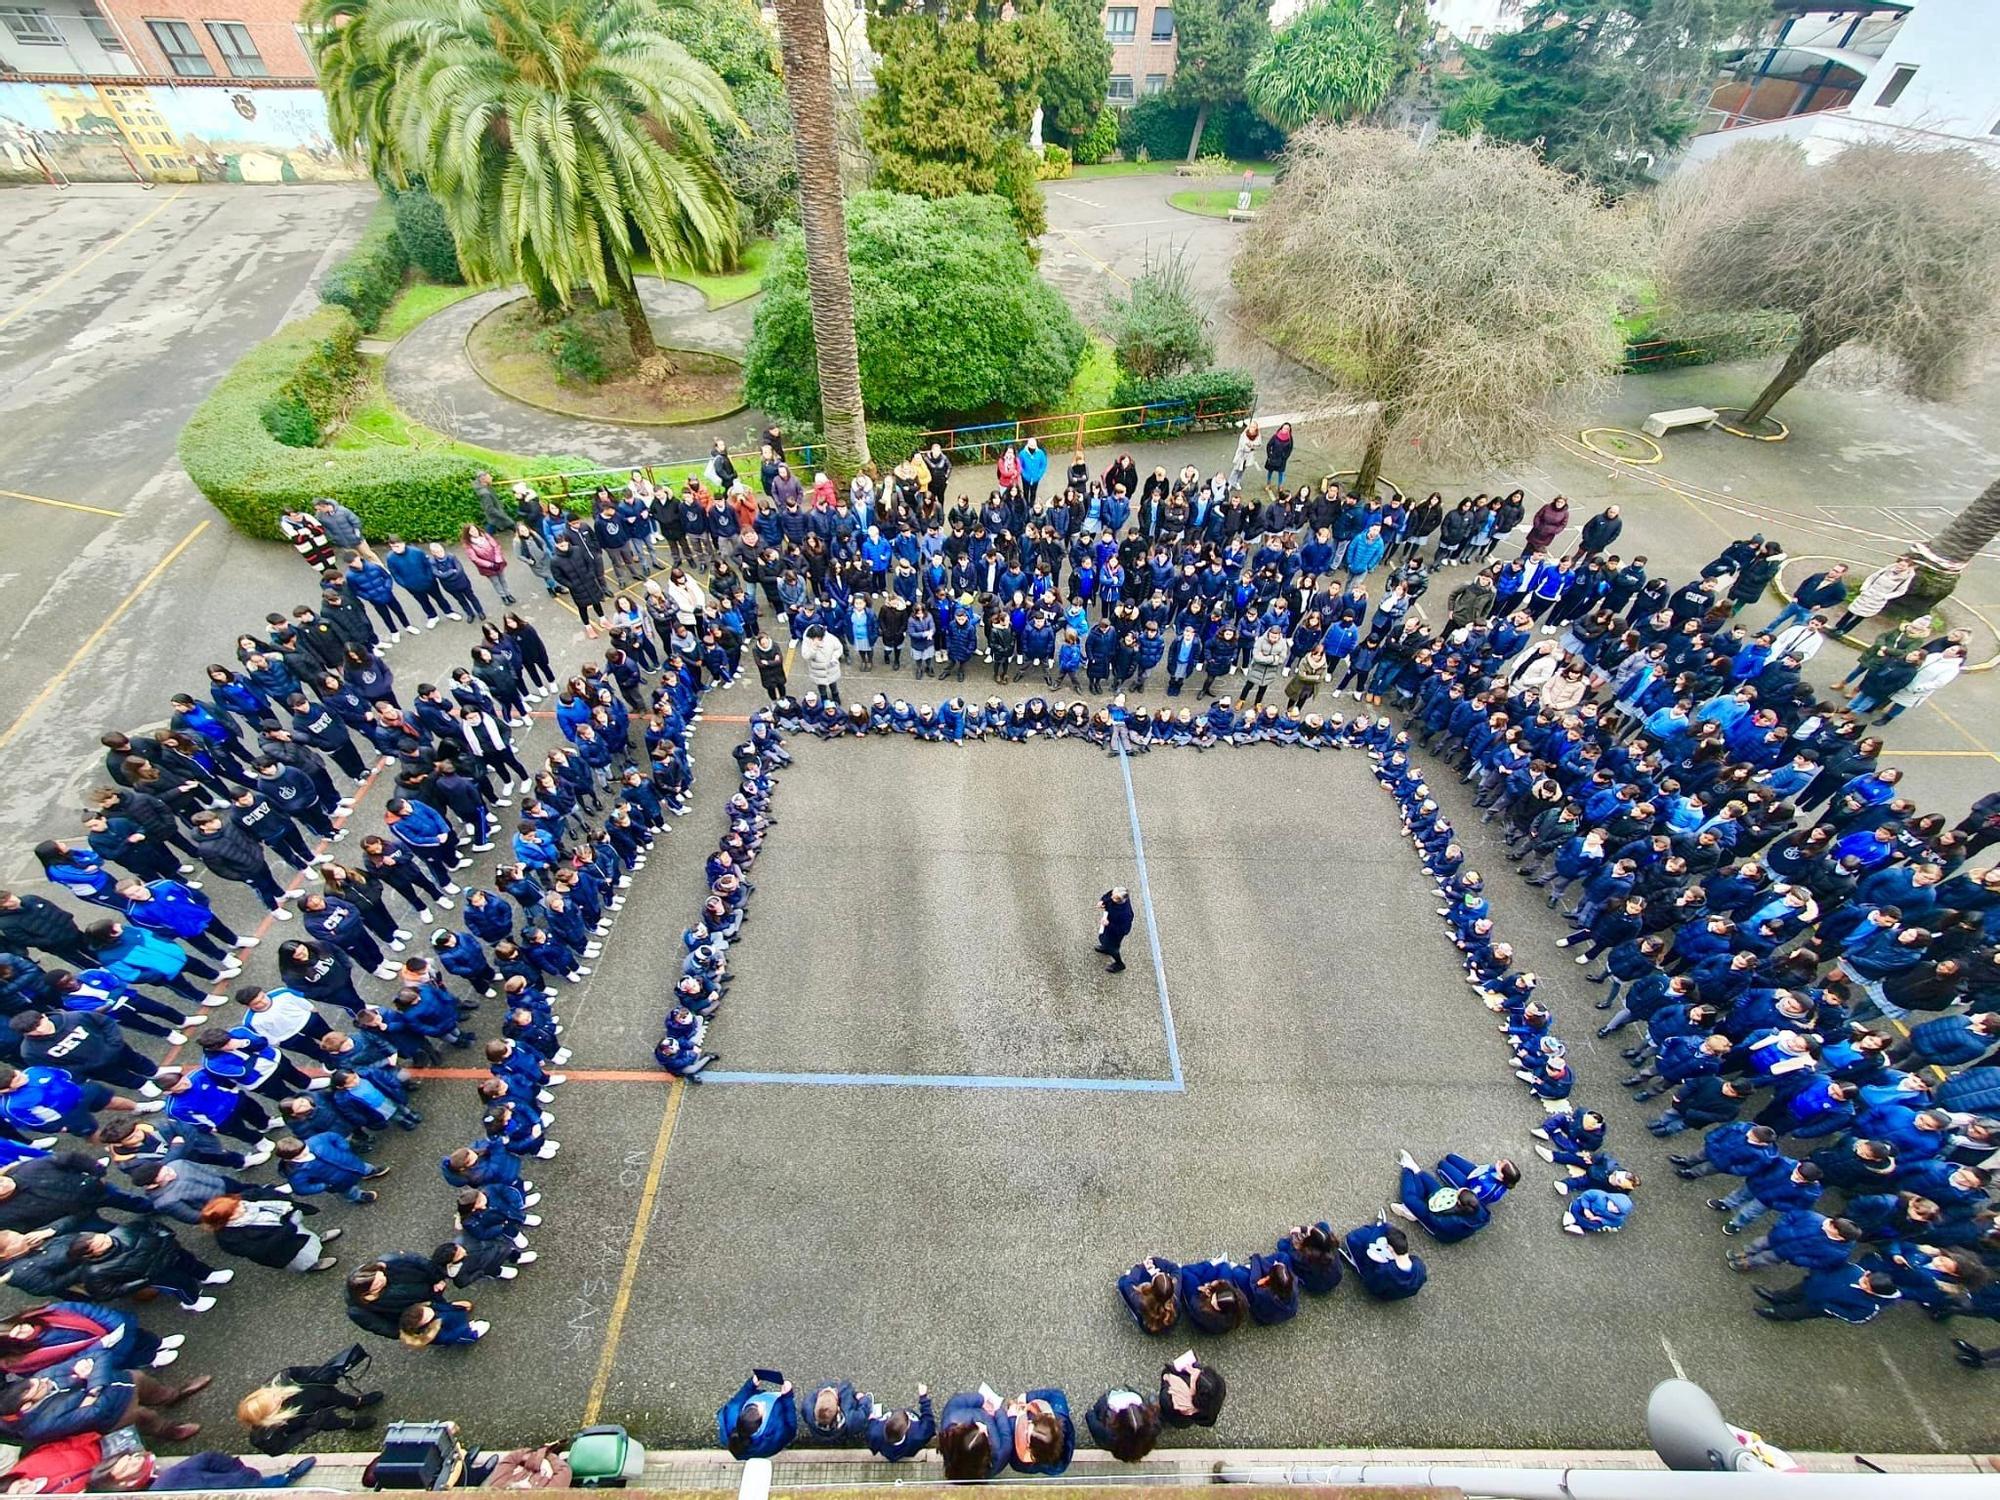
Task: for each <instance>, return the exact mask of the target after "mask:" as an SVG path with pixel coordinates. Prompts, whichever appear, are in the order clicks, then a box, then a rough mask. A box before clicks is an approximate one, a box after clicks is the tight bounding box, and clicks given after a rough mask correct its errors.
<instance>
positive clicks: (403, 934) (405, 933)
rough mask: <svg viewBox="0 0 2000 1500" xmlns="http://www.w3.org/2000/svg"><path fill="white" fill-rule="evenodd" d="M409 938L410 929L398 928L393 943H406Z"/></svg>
mask: <svg viewBox="0 0 2000 1500" xmlns="http://www.w3.org/2000/svg"><path fill="white" fill-rule="evenodd" d="M409 937H410V929H409V928H407V927H398V928H397V929H396V935H395V941H396V942H399V943H401V942H406V941H408V939H409Z"/></svg>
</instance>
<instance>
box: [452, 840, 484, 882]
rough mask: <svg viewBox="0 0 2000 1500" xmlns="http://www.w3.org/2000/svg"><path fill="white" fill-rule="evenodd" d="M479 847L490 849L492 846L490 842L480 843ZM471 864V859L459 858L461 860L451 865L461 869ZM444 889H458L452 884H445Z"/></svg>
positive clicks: (455, 868)
mask: <svg viewBox="0 0 2000 1500" xmlns="http://www.w3.org/2000/svg"><path fill="white" fill-rule="evenodd" d="M479 847H481V848H484V849H491V848H492V847H493V846H492V845H491V844H482V845H480V846H479ZM471 864H472V861H471V860H470V859H461V860H460V861H459V862H458V863H457V864H455V865H453V866H452V868H453V869H454V870H463V869H467V868H469V867H470V866H471ZM445 889H446V890H451V891H455V890H457V889H458V887H457V886H455V885H454V886H446V887H445Z"/></svg>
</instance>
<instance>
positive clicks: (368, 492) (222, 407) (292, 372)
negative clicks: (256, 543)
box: [179, 307, 479, 540]
mask: <svg viewBox="0 0 2000 1500" xmlns="http://www.w3.org/2000/svg"><path fill="white" fill-rule="evenodd" d="M360 334H361V330H360V328H359V326H358V325H357V324H356V323H355V320H354V318H353V316H352V315H351V314H350V313H349V312H347V310H346V309H345V308H341V307H322V308H320V309H319V310H318V311H317V312H315V313H313V314H311V315H310V316H308V317H304V318H300V319H299V320H298V321H297V322H294V323H288V324H286V325H285V326H284V327H283V328H281V329H279V330H278V332H277V333H276V334H275V335H274V336H273V337H271V338H268V339H266V340H264V342H263V343H261V344H258V345H256V346H255V347H254V348H252V349H251V350H250V352H249V353H247V354H245V355H244V356H243V358H241V359H240V360H238V361H237V362H236V364H235V365H234V366H233V367H232V368H231V369H230V371H229V373H228V374H226V375H224V376H223V377H222V379H221V381H220V382H218V383H217V385H216V387H215V389H214V390H213V391H211V392H209V395H208V399H207V400H205V401H203V402H202V403H201V405H200V406H198V407H196V408H195V410H194V414H193V415H192V416H191V417H189V418H188V423H187V426H185V427H183V428H182V429H181V435H180V446H179V451H180V460H181V467H183V468H184V469H186V470H187V472H188V477H189V478H190V479H192V480H193V481H194V482H195V485H196V487H197V488H198V489H200V490H201V492H202V493H203V494H204V495H206V496H207V497H208V498H209V501H210V503H211V504H213V505H214V506H215V508H216V509H217V510H219V511H221V512H222V514H223V515H224V516H225V517H227V518H228V520H229V523H230V524H231V525H232V526H235V527H236V528H237V529H238V530H240V531H245V532H248V533H249V534H250V535H252V536H261V537H275V536H276V535H277V534H278V517H279V516H280V515H282V514H283V513H284V512H285V511H287V510H292V509H295V508H306V507H310V506H311V505H312V502H313V501H314V499H316V498H317V497H318V496H321V495H328V496H331V497H332V498H334V499H336V500H339V501H340V502H341V503H342V504H343V505H346V506H348V507H349V508H350V509H352V510H353V511H354V512H355V514H356V515H358V516H360V517H361V519H362V521H363V523H364V524H365V525H366V526H367V528H368V532H369V534H370V535H371V536H384V535H386V534H388V533H389V532H392V531H394V532H400V533H401V534H402V535H404V536H406V537H410V538H412V539H413V540H415V539H429V538H432V537H439V538H443V537H449V536H451V535H452V534H453V533H455V532H456V531H457V529H458V527H459V526H461V525H462V524H464V522H466V521H468V520H472V519H475V518H476V517H477V515H478V506H477V505H476V504H475V502H474V501H473V498H472V489H471V486H472V477H473V475H474V474H476V473H478V471H479V465H478V464H476V463H474V462H473V461H472V460H471V459H469V458H460V457H457V456H454V455H452V454H448V453H414V452H399V451H397V450H395V449H369V450H366V451H356V452H345V451H332V450H328V449H322V448H314V447H310V446H304V445H301V444H300V443H299V441H298V440H299V439H300V438H310V439H312V440H317V438H318V437H319V436H320V435H321V434H322V433H324V432H325V430H326V429H327V427H328V426H330V425H331V424H332V423H333V422H334V421H335V420H336V419H337V418H338V417H339V415H340V413H341V410H342V408H343V406H344V404H345V402H346V400H347V399H348V397H349V395H350V394H351V392H352V389H353V384H354V381H355V380H356V378H357V377H358V376H359V374H360V370H361V363H360V359H359V357H358V356H357V355H356V354H355V350H354V346H355V342H356V340H357V339H359V337H360Z"/></svg>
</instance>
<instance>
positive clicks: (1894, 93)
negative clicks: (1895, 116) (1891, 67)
mask: <svg viewBox="0 0 2000 1500" xmlns="http://www.w3.org/2000/svg"><path fill="white" fill-rule="evenodd" d="M1916 76H1917V70H1916V69H1915V68H1898V69H1896V71H1895V72H1893V73H1891V74H1890V75H1889V82H1888V83H1887V84H1886V85H1884V87H1883V89H1882V92H1881V93H1879V94H1877V95H1876V96H1875V107H1876V108H1877V109H1887V108H1888V107H1889V106H1890V105H1892V104H1894V103H1895V102H1896V101H1897V100H1898V99H1900V98H1902V97H1903V90H1904V89H1906V88H1908V87H1909V86H1910V80H1911V79H1912V78H1915V77H1916Z"/></svg>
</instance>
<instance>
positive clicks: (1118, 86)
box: [1104, 73, 1132, 104]
mask: <svg viewBox="0 0 2000 1500" xmlns="http://www.w3.org/2000/svg"><path fill="white" fill-rule="evenodd" d="M1104 97H1105V99H1106V100H1107V101H1108V102H1109V103H1112V104H1130V103H1131V102H1132V75H1131V74H1130V73H1113V74H1112V75H1111V82H1110V85H1109V86H1108V87H1107V88H1106V89H1105V90H1104Z"/></svg>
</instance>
